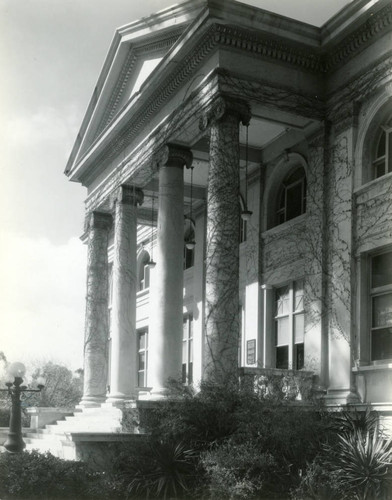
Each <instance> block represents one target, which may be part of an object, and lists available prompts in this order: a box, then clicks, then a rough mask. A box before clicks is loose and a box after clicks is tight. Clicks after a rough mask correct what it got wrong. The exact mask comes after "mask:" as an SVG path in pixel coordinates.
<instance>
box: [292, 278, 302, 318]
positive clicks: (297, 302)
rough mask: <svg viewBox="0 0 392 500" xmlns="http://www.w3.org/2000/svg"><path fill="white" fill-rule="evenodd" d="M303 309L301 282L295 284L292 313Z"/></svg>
mask: <svg viewBox="0 0 392 500" xmlns="http://www.w3.org/2000/svg"><path fill="white" fill-rule="evenodd" d="M303 308H304V282H303V280H300V281H296V282H295V289H294V311H302V310H303Z"/></svg>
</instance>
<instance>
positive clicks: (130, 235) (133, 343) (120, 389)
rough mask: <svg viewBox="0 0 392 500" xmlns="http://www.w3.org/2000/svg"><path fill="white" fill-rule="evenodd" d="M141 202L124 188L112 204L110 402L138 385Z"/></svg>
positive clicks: (126, 396)
mask: <svg viewBox="0 0 392 500" xmlns="http://www.w3.org/2000/svg"><path fill="white" fill-rule="evenodd" d="M142 202H143V191H141V190H140V189H138V188H135V187H133V186H126V185H124V186H121V187H120V189H119V193H118V196H117V199H116V201H115V222H114V258H113V291H112V297H113V301H112V315H111V320H112V321H111V338H112V345H111V360H110V361H111V363H110V395H109V398H108V402H110V403H116V402H121V401H124V400H129V399H132V398H134V397H135V389H136V386H137V338H136V292H137V272H136V238H137V231H136V227H137V205H138V204H139V205H140V204H141V203H142Z"/></svg>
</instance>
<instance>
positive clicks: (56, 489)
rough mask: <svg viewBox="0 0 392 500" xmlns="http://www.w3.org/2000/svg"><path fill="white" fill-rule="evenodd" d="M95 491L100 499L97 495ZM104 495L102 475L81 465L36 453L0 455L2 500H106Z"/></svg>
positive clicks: (0, 495) (0, 494)
mask: <svg viewBox="0 0 392 500" xmlns="http://www.w3.org/2000/svg"><path fill="white" fill-rule="evenodd" d="M98 484H100V488H97V485H98ZM97 490H98V491H101V492H102V496H97V495H96V492H97ZM104 492H105V487H104V482H103V480H102V475H100V474H97V473H92V472H90V471H89V470H88V469H87V466H86V465H85V464H83V463H80V462H71V461H65V460H61V459H59V458H56V457H54V456H53V455H51V454H50V453H46V454H39V453H38V452H36V451H33V452H23V453H14V454H11V453H2V454H0V498H2V499H3V500H8V499H15V498H17V499H28V500H30V499H31V500H33V499H38V498H39V499H41V500H45V499H47V500H52V499H56V498H58V499H61V500H65V499H68V498H69V499H81V500H83V499H90V498H105V493H104ZM107 498H109V497H107Z"/></svg>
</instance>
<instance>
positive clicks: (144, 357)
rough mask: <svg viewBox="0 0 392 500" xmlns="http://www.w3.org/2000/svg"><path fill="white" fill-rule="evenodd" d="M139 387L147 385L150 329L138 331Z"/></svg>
mask: <svg viewBox="0 0 392 500" xmlns="http://www.w3.org/2000/svg"><path fill="white" fill-rule="evenodd" d="M137 352H138V372H137V382H138V383H137V385H138V387H147V362H148V330H147V328H146V329H143V330H139V331H138V346H137Z"/></svg>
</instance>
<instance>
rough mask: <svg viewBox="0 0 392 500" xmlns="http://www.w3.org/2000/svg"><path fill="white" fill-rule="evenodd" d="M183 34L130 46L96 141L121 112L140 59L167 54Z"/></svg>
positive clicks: (179, 30) (177, 30)
mask: <svg viewBox="0 0 392 500" xmlns="http://www.w3.org/2000/svg"><path fill="white" fill-rule="evenodd" d="M182 32H183V29H176V30H174V31H172V32H171V33H170V34H169V36H167V37H165V38H163V39H162V37H156V40H154V39H153V40H149V41H148V43H144V44H142V45H139V46H133V45H132V46H130V48H129V51H128V55H127V57H126V59H125V61H124V64H123V66H122V69H121V72H120V76H119V78H118V80H117V82H116V85H115V86H114V88H113V91H112V93H111V96H110V99H109V101H108V102H107V104H106V107H105V113H104V115H103V117H102V120H101V123H100V125H99V127H98V129H97V132H96V134H95V137H94V139H95V138H97V137H98V136H99V135H100V133H101V132H102V131H103V130H104V129H105V128H106V127H107V126H108V125H109V124H110V123H111V122H112V120H113V118H114V117H115V115H116V113H117V112H118V111H119V108H118V105H119V103H120V102H121V100H122V99H123V96H124V91H125V89H126V88H127V83H128V81H129V78H130V76H131V74H132V71H133V70H134V67H135V63H136V62H137V61H138V59H140V58H141V57H143V56H146V55H151V56H152V55H156V54H162V53H164V52H167V51H168V50H169V49H170V48H171V47H172V46H173V45H174V44H175V42H176V41H177V40H178V38H179V37H180V35H181V34H182Z"/></svg>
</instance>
